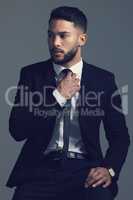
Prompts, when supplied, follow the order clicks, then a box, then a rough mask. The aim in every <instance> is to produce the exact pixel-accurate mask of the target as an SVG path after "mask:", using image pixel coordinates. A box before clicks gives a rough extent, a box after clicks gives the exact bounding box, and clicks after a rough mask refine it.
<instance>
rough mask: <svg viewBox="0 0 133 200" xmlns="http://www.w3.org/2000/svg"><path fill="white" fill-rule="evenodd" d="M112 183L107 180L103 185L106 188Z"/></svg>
mask: <svg viewBox="0 0 133 200" xmlns="http://www.w3.org/2000/svg"><path fill="white" fill-rule="evenodd" d="M110 184H111V181H107V182H105V183H104V184H103V185H102V186H103V187H104V188H106V187H108V186H109V185H110Z"/></svg>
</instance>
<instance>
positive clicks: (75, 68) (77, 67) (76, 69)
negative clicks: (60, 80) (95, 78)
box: [53, 59, 83, 79]
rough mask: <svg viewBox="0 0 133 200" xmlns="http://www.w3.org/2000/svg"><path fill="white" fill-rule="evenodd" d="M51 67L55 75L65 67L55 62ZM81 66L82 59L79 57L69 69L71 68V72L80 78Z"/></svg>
mask: <svg viewBox="0 0 133 200" xmlns="http://www.w3.org/2000/svg"><path fill="white" fill-rule="evenodd" d="M53 67H54V71H55V72H56V74H57V76H58V75H59V73H60V72H61V71H62V70H63V69H66V67H64V66H61V65H57V64H55V63H53ZM82 68H83V60H82V59H81V60H80V61H79V62H78V63H76V64H75V65H72V66H71V67H70V68H69V69H70V70H72V72H73V73H75V74H76V75H77V77H78V78H79V79H81V75H82Z"/></svg>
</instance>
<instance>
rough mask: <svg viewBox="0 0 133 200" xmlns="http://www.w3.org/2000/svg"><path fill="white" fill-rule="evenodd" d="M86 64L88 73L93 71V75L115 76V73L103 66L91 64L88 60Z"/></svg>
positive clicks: (101, 76)
mask: <svg viewBox="0 0 133 200" xmlns="http://www.w3.org/2000/svg"><path fill="white" fill-rule="evenodd" d="M84 66H85V67H86V68H87V70H88V73H91V74H92V75H94V76H95V77H97V78H104V79H105V78H110V77H111V78H112V77H114V73H113V72H111V71H109V70H106V69H103V68H102V67H99V66H96V65H93V64H89V63H87V62H84Z"/></svg>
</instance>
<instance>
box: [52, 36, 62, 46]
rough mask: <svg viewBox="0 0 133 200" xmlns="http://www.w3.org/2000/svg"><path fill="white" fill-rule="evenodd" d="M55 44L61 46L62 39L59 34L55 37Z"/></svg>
mask: <svg viewBox="0 0 133 200" xmlns="http://www.w3.org/2000/svg"><path fill="white" fill-rule="evenodd" d="M53 46H54V47H60V46H61V39H60V37H59V36H58V35H56V36H55V37H54V38H53Z"/></svg>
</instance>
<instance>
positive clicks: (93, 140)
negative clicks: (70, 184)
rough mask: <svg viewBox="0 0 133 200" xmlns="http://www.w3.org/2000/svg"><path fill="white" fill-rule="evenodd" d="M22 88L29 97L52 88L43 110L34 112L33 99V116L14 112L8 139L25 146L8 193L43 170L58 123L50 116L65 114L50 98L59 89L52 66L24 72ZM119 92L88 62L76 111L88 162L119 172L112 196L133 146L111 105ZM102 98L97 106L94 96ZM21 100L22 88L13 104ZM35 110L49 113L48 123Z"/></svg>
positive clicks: (18, 109)
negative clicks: (101, 138)
mask: <svg viewBox="0 0 133 200" xmlns="http://www.w3.org/2000/svg"><path fill="white" fill-rule="evenodd" d="M18 86H24V87H25V86H26V87H27V88H25V91H29V93H30V94H32V93H31V92H35V91H36V92H40V93H41V94H43V93H44V90H43V88H44V86H45V87H46V86H50V87H47V89H46V91H45V94H44V101H45V104H44V102H43V103H42V104H40V105H38V106H36V105H35V104H37V103H38V100H39V98H38V95H34V98H32V103H34V105H32V106H31V108H30V111H32V112H30V111H29V107H28V106H17V107H15V106H14V107H13V108H12V111H11V115H10V119H9V130H10V133H11V135H12V137H13V138H14V139H15V140H16V141H22V140H24V139H26V142H25V144H24V146H23V148H22V151H21V154H20V156H19V158H18V160H17V162H16V164H15V167H14V169H13V171H12V173H11V175H10V177H9V180H8V182H7V186H8V187H13V186H15V185H17V184H21V183H22V182H23V181H25V180H26V177H27V176H28V175H29V174H30V173H32V170H33V169H35V168H36V166H38V165H39V163H40V162H41V159H42V154H43V152H44V151H45V149H46V148H47V146H48V144H49V142H50V140H51V138H52V133H53V129H54V125H55V121H56V116H57V115H56V114H55V115H52V114H51V115H50V113H56V112H57V111H58V112H60V111H62V109H63V108H62V107H60V105H59V104H58V103H57V101H56V99H55V98H54V96H53V95H52V91H53V89H54V88H55V87H56V83H55V72H54V70H53V65H52V62H51V60H47V61H45V62H41V63H37V64H33V65H30V66H27V67H24V68H22V70H21V74H20V80H19V84H18ZM116 90H117V87H116V84H115V81H114V75H113V74H112V73H111V72H108V71H106V70H103V69H100V68H98V67H96V66H93V65H90V64H87V63H85V62H84V64H83V72H82V79H81V90H80V103H79V106H78V110H79V124H80V129H81V135H82V139H83V142H84V145H85V148H86V151H87V153H88V154H87V155H88V159H89V160H90V162H94V163H98V165H99V166H104V167H112V168H113V169H114V170H115V173H116V176H115V178H114V179H113V183H112V185H111V187H110V188H111V189H112V191H113V193H114V194H116V192H117V189H116V181H117V180H118V177H119V173H120V170H121V167H122V165H123V163H124V161H125V158H126V155H127V151H128V146H129V143H130V139H129V135H128V129H127V127H126V123H125V119H124V115H123V114H122V113H120V112H118V111H117V110H116V109H115V108H114V106H112V105H111V95H112V94H113V93H114V91H116ZM101 92H102V94H101V95H100V102H99V103H98V101H97V99H96V96H95V94H96V95H98V94H100V93H101ZM29 93H28V94H29ZM94 93H95V94H94ZM20 96H22V95H21V91H20V89H19V87H18V90H17V94H16V97H15V104H16V103H20ZM91 98H92V99H91ZM113 100H114V104H115V106H117V107H119V108H120V107H121V99H120V95H116V96H115V98H114V99H113ZM46 104H48V105H49V106H48V105H47V106H46ZM92 105H93V106H92ZM36 108H37V109H40V110H42V111H44V110H45V113H46V112H47V113H48V115H47V116H45V117H44V116H39V115H36V116H35V112H34V111H35V110H34V109H36ZM54 111H56V112H54ZM98 113H101V114H98ZM103 113H104V114H103ZM101 122H103V125H104V128H105V133H106V138H107V140H108V143H109V147H108V149H107V152H106V155H105V157H103V155H102V151H101V147H100V141H99V128H100V124H101Z"/></svg>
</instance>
